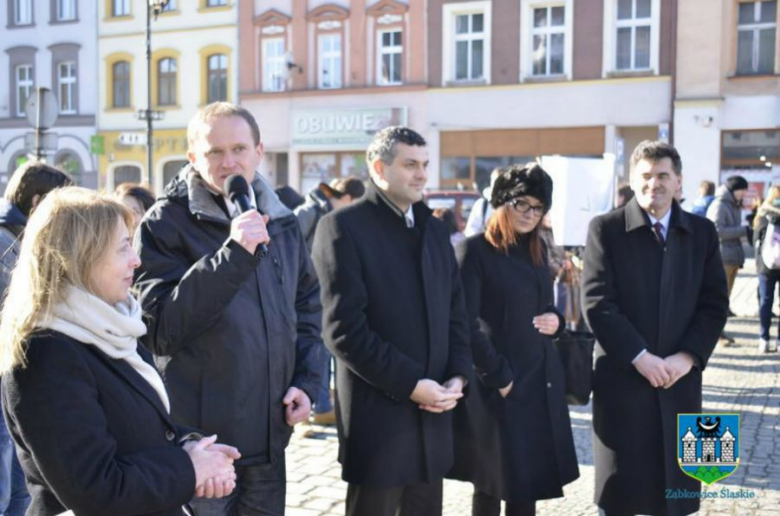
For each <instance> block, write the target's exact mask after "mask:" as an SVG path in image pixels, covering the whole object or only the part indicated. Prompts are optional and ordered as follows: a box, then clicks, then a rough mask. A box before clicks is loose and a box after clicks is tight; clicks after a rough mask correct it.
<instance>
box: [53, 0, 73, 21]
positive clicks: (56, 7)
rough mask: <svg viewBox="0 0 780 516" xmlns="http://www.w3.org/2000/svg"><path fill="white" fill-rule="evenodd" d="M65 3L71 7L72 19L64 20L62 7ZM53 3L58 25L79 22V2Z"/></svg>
mask: <svg viewBox="0 0 780 516" xmlns="http://www.w3.org/2000/svg"><path fill="white" fill-rule="evenodd" d="M64 2H67V3H68V4H69V5H70V6H71V13H72V14H71V17H70V18H64V17H63V15H62V9H61V8H62V5H63V3H64ZM52 3H53V6H52V8H53V11H54V16H53V18H54V21H55V22H56V23H66V22H74V21H77V20H78V16H79V8H78V4H79V3H78V0H52Z"/></svg>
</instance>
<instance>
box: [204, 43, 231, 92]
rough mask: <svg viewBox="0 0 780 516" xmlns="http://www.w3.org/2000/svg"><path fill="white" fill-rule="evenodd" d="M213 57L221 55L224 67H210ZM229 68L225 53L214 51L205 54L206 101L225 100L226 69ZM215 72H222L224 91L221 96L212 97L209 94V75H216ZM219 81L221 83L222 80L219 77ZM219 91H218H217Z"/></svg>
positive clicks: (226, 88) (226, 90)
mask: <svg viewBox="0 0 780 516" xmlns="http://www.w3.org/2000/svg"><path fill="white" fill-rule="evenodd" d="M214 57H221V58H223V59H224V60H225V67H224V68H214V69H212V68H211V60H212V58H214ZM229 68H230V63H229V61H228V56H227V54H224V53H222V52H215V53H213V54H209V55H207V56H206V103H207V104H211V103H212V102H219V101H227V100H228V98H229V96H228V70H229ZM217 73H224V77H225V81H224V83H225V91H224V95H223V96H219V97H212V96H211V76H212V74H214V75H216V74H217ZM219 83H220V84H221V83H222V81H221V79H220V81H219ZM217 93H219V91H218V92H217Z"/></svg>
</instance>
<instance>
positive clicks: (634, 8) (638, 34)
mask: <svg viewBox="0 0 780 516" xmlns="http://www.w3.org/2000/svg"><path fill="white" fill-rule="evenodd" d="M615 26H616V28H617V33H616V40H615V42H616V43H615V69H617V70H645V69H649V68H650V49H651V44H650V36H651V26H652V0H617V23H616V24H615Z"/></svg>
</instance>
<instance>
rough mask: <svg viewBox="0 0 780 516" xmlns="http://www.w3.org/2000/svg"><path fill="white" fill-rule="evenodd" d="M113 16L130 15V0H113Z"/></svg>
mask: <svg viewBox="0 0 780 516" xmlns="http://www.w3.org/2000/svg"><path fill="white" fill-rule="evenodd" d="M111 16H130V0H112V1H111Z"/></svg>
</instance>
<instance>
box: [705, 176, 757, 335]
mask: <svg viewBox="0 0 780 516" xmlns="http://www.w3.org/2000/svg"><path fill="white" fill-rule="evenodd" d="M747 191H748V182H747V180H746V179H745V178H744V177H742V176H731V177H729V178H728V179H727V180H726V182H725V183H724V184H723V185H721V186H719V187H718V189H717V190H716V191H715V198H714V199H713V200H712V203H711V204H710V206H709V208H707V218H708V219H710V220H711V221H712V222H713V223H714V224H715V229H716V230H717V231H718V238H719V239H720V256H721V259H722V260H723V268H724V270H725V271H726V281H727V282H728V288H729V292H728V293H729V296H731V290H732V289H733V288H734V281H735V280H736V279H737V273H738V272H739V269H741V268H742V266H743V265H744V264H745V250H744V249H743V248H742V239H743V238H745V239H749V238H750V236H751V234H752V228H751V227H750V226H746V225H744V224H743V223H742V200H743V198H744V197H745V194H746V193H747ZM733 316H734V312H733V311H732V310H731V308H729V317H733ZM720 342H721V344H723V345H729V344H731V343H733V342H734V339H733V338H731V337H729V336H728V335H726V334H725V333H724V334H723V335H722V336H721V339H720Z"/></svg>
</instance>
